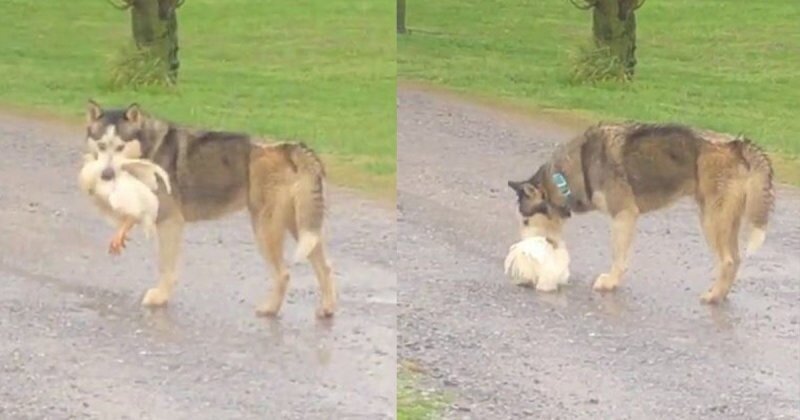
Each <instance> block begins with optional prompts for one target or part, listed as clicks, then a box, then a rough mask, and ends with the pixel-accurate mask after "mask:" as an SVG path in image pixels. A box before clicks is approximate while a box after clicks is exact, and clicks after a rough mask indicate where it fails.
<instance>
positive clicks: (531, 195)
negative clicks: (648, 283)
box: [508, 123, 774, 303]
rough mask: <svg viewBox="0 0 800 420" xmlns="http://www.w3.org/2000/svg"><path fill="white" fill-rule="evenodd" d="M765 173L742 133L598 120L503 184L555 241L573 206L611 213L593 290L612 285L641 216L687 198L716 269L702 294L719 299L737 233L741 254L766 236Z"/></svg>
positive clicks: (769, 198) (735, 253)
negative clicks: (604, 262) (743, 244)
mask: <svg viewBox="0 0 800 420" xmlns="http://www.w3.org/2000/svg"><path fill="white" fill-rule="evenodd" d="M772 179H773V170H772V165H771V163H770V160H769V158H768V156H767V154H766V153H765V152H764V151H763V150H762V149H761V148H759V147H758V146H757V145H755V144H754V143H753V142H752V141H750V140H749V139H746V138H744V137H735V136H729V135H726V134H722V133H716V132H713V131H706V130H696V129H693V128H690V127H686V126H682V125H676V124H675V125H669V124H667V125H660V124H640V123H623V124H611V123H601V124H598V125H595V126H593V127H590V128H588V129H587V130H586V131H585V132H583V133H582V134H581V135H579V136H577V137H576V138H574V139H572V140H570V141H569V142H567V143H566V144H564V145H563V146H562V147H560V148H559V149H558V150H557V151H556V152H555V153H554V155H553V156H552V157H551V158H550V160H549V161H548V162H546V163H544V164H543V165H541V166H540V167H539V169H538V170H537V171H536V173H535V174H534V175H533V176H531V177H530V178H529V179H527V180H524V181H509V182H508V185H509V187H510V188H511V189H513V190H514V192H515V193H516V194H517V202H518V210H519V213H520V215H521V216H522V220H523V223H524V224H526V225H528V226H531V227H532V228H534V229H535V230H536V231H538V232H540V233H541V234H542V235H544V236H547V237H550V238H560V237H561V231H562V227H563V224H564V222H565V221H566V220H567V219H568V218H569V217H570V216H571V215H572V213H584V212H588V211H595V210H597V211H602V212H604V213H606V214H608V215H609V216H610V217H611V236H612V247H611V248H612V253H613V262H612V264H611V268H610V270H609V271H608V272H607V273H603V274H600V275H599V276H598V277H597V279H596V280H595V282H594V285H593V288H594V289H595V290H598V291H610V290H614V289H616V288H617V287H618V286H619V282H620V280H621V279H622V276H623V274H624V273H625V271H626V270H627V266H628V253H629V249H630V246H631V242H632V240H633V237H634V232H635V229H636V221H637V219H638V217H639V216H640V215H641V214H644V213H648V212H651V211H655V210H659V209H663V208H665V207H667V206H669V205H670V204H672V203H674V202H675V201H677V200H678V199H680V198H682V197H685V196H690V197H693V198H694V199H695V201H696V202H697V204H698V207H699V210H700V221H701V225H702V228H703V232H704V234H705V236H706V240H707V242H708V245H709V247H710V248H711V250H712V251H713V253H714V255H715V256H716V262H717V264H716V266H717V275H716V279H715V281H714V283H713V284H712V286H711V288H710V289H709V290H708V291H707V292H705V293H704V294H703V295H702V296H701V300H702V301H703V302H706V303H717V302H720V301H722V300H724V299H725V298H726V297H727V295H728V292H729V291H730V290H731V287H732V285H733V282H734V280H735V278H736V273H737V271H738V269H739V265H740V262H741V257H740V251H739V242H738V235H739V230H740V227H741V224H742V222H746V223H747V224H749V225H750V237H749V241H748V245H747V252H748V254H749V253H752V252H754V251H755V250H757V249H758V248H759V247H760V246H761V245H762V244H763V242H764V240H765V237H766V227H767V221H768V218H769V214H770V211H771V209H772V207H773V201H774V192H773V185H772Z"/></svg>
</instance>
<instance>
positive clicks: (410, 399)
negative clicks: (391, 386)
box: [397, 368, 445, 420]
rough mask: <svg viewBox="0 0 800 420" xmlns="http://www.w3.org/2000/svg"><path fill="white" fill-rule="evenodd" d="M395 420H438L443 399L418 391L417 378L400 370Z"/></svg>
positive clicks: (415, 375)
mask: <svg viewBox="0 0 800 420" xmlns="http://www.w3.org/2000/svg"><path fill="white" fill-rule="evenodd" d="M397 379H398V380H397V420H432V419H437V418H439V413H440V411H441V409H442V407H443V406H444V404H445V398H444V396H442V395H439V394H429V393H424V392H422V391H420V390H419V386H418V376H417V374H414V373H412V372H411V371H409V370H408V369H405V368H401V369H400V370H399V371H398V374H397Z"/></svg>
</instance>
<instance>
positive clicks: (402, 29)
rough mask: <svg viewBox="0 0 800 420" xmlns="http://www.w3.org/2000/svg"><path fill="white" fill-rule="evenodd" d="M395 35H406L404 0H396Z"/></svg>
mask: <svg viewBox="0 0 800 420" xmlns="http://www.w3.org/2000/svg"><path fill="white" fill-rule="evenodd" d="M397 33H398V34H404V33H406V0H397Z"/></svg>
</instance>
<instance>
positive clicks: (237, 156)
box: [86, 101, 336, 317]
mask: <svg viewBox="0 0 800 420" xmlns="http://www.w3.org/2000/svg"><path fill="white" fill-rule="evenodd" d="M86 119H87V121H86V136H87V139H86V142H87V144H86V146H87V149H88V153H90V154H92V155H93V156H95V157H97V158H98V159H101V158H102V159H108V165H107V168H108V170H107V171H104V172H103V174H102V177H104V178H108V177H111V178H113V177H114V176H115V173H114V170H113V168H114V167H115V166H116V165H114V162H113V159H115V158H120V159H122V158H125V159H131V158H133V159H138V158H143V159H148V160H150V161H152V162H154V163H156V164H158V165H159V166H161V167H162V168H163V169H164V171H166V172H167V174H169V181H170V183H171V185H172V191H171V193H167V192H166V191H165V189H164V188H161V189H160V190H159V192H158V198H159V202H160V206H159V211H158V219H157V222H156V223H157V224H156V226H157V234H158V253H159V263H158V270H159V280H158V284H157V285H156V286H155V287H153V288H151V289H149V290H148V291H147V292H146V294H145V295H144V298H143V300H142V304H143V305H146V306H160V305H164V304H166V303H167V301H168V300H169V299H170V296H171V295H172V292H173V289H174V287H175V283H176V281H177V278H178V272H177V265H178V259H179V255H180V249H181V242H182V237H183V229H184V225H185V224H186V223H191V222H195V221H200V220H209V219H216V218H220V217H222V216H225V215H228V214H230V213H233V212H237V211H240V210H242V209H244V208H247V210H248V211H249V213H250V220H251V223H252V227H253V232H254V234H255V240H256V242H257V243H258V246H259V249H260V251H261V253H262V255H263V257H264V259H265V260H267V261H268V262H269V264H270V265H271V266H272V271H273V276H274V280H275V285H274V287H273V288H272V291H271V293H270V294H269V295H268V297H267V299H266V301H265V302H264V303H263V304H262V305H260V306H259V307H258V308H257V310H256V313H257V314H259V315H264V316H272V315H276V314H277V313H278V312H279V311H280V308H281V305H282V303H283V300H284V297H285V295H286V290H287V287H288V284H289V271H288V269H287V266H286V263H285V262H284V259H283V243H284V238H285V235H286V233H287V232H289V233H290V234H291V235H292V236H293V237H294V238H295V239H296V240H297V250H296V253H295V260H298V259H303V258H308V260H309V261H310V262H311V265H312V267H313V269H314V273H315V274H316V277H317V280H318V282H319V288H320V293H321V302H320V305H319V307H318V309H317V315H318V316H320V317H329V316H332V315H333V313H334V310H335V306H336V287H335V283H334V280H333V278H332V275H331V267H330V265H329V263H328V261H327V258H326V255H325V244H324V239H323V234H322V225H323V219H324V207H325V202H324V201H325V200H324V195H323V183H324V180H325V170H324V167H323V164H322V162H321V160H320V159H319V157H318V156H317V155H316V154H315V153H314V151H313V150H311V149H310V148H309V147H307V146H306V145H305V144H303V143H288V142H284V143H273V144H262V143H260V142H259V141H258V139H255V138H252V137H250V136H248V135H245V134H238V133H228V132H218V131H198V130H192V129H189V128H185V127H180V126H178V125H175V124H173V123H170V122H167V121H164V120H161V119H158V118H155V117H153V116H151V115H149V114H147V113H145V112H144V111H143V110H142V109H140V107H139V106H137V105H135V104H133V105H131V106H129V107H128V108H127V109H103V108H101V107H100V105H98V104H97V103H96V102H94V101H89V104H88V109H87V113H86ZM109 151H111V153H109ZM101 152H102V153H101ZM101 210H103V209H101ZM122 227H127V229H130V226H122ZM123 242H124V241H123Z"/></svg>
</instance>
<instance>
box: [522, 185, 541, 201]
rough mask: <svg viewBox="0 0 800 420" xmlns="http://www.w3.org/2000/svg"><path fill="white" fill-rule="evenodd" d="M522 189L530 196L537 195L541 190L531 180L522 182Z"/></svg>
mask: <svg viewBox="0 0 800 420" xmlns="http://www.w3.org/2000/svg"><path fill="white" fill-rule="evenodd" d="M522 191H523V192H524V193H525V195H527V196H528V197H536V195H537V194H539V190H538V189H537V188H536V187H535V186H533V184H531V183H530V182H524V183H523V184H522Z"/></svg>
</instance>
